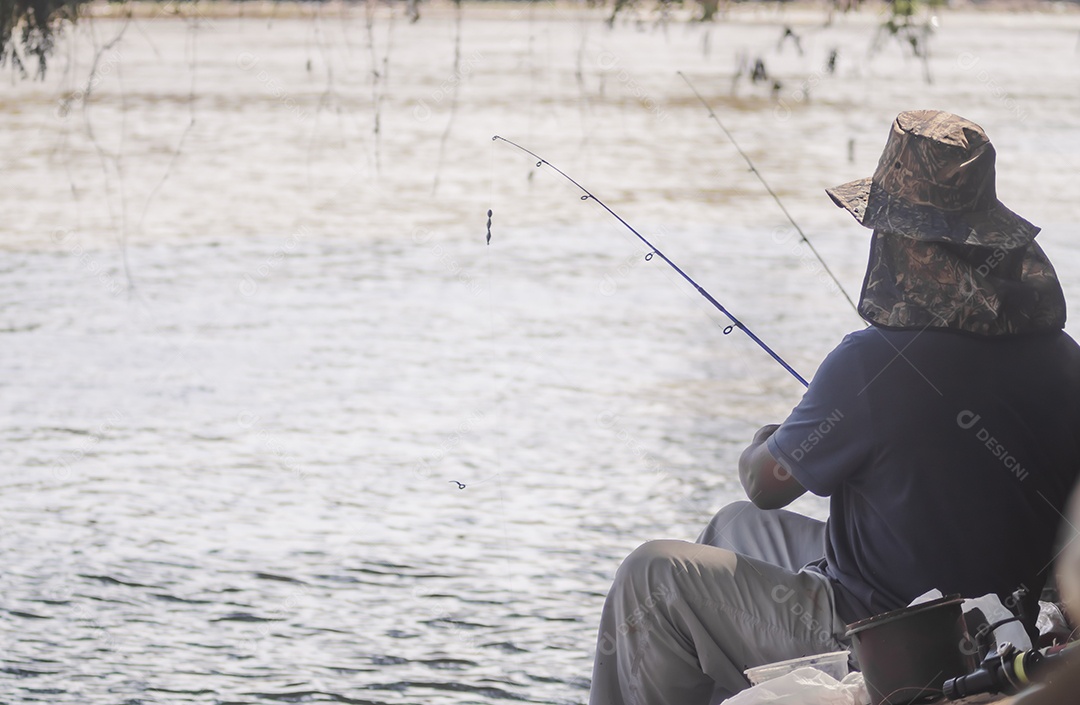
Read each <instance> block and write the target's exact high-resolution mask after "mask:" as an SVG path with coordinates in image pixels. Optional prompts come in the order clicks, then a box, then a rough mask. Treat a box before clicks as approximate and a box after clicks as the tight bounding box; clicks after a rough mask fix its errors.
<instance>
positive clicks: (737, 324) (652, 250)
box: [491, 135, 810, 387]
mask: <svg viewBox="0 0 1080 705" xmlns="http://www.w3.org/2000/svg"><path fill="white" fill-rule="evenodd" d="M491 139H492V141H495V140H502V141H503V142H506V143H507V144H509V145H511V146H512V147H517V148H518V149H520V150H521V151H522V152H525V153H526V154H529V155H531V156H533V157H535V158H536V159H537V162H536V166H537V167H540V166H543V165H544V164H547V165H548V166H549V167H551V168H552V169H553V170H555V171H556V172H557V173H558V174H559V175H560V176H562V177H563V178H564V179H566V180H567V181H569V182H570V183H572V184H573V185H574V186H577V187H578V188H579V189H580V190H581V192H582V193H584V194H585V195H584V196H582V197H581V200H583V201H588V200H589V199H592V200H594V201H596V203H597V204H599V205H600V207H601V208H603V209H604V210H606V211H607V212H608V213H610V214H611V215H612V216H614V218H615V219H616V220H618V221H619V222H620V223H622V224H623V225H624V226H625V227H626V229H627V230H629V231H630V232H632V233H634V235H637V237H638V239H639V240H641V241H642V242H644V243H645V244H646V245H647V246H648V248H649V253H648V254H646V255H645V260H646V261H648V260H651V259H652V258H653V256H654V255H655V256H657V257H659V258H660V259H662V260H664V261H665V262H667V264H668V265H669V266H670V267H671V268H672V269H674V270H675V271H676V272H677V273H678V274H679V275H680V276H681V277H682V278H683V279H685V280H686V281H688V282H690V284H691V285H692V286H693V287H694V288H695V289H697V291H698V293H699V294H701V295H702V296H704V297H705V300H706V301H708V302H709V303H711V304H712V305H713V306H715V307H716V309H717V310H718V311H720V313H722V314H724V315H725V316H727V317H728V319H729V320H730V321H731V325H728V326H725V327H724V335H728V334H729V333H731V331H732V330H734V329H735V328H738V329H739V330H741V331H742V332H744V333H746V335H747V336H748V337H749V338H750V340H752V341H754V342H755V343H757V344H758V346H759V347H760V348H761V349H762V350H764V351H765V352H767V353H769V355H770V356H771V357H772V358H773V359H774V360H776V362H778V363H779V364H780V366H781V367H783V368H784V369H785V370H787V371H788V372H790V373H791V375H792V376H793V377H794V378H795V379H797V380H799V381H800V382H801V383H802V385H803V386H804V387H808V386H810V385H809V383H808V382H807V381H806V380H805V379H803V378H802V376H801V375H800V374H799V373H798V372H796V371H795V369H794V368H793V367H792V366H791V365H789V364H788V363H787V362H785V361H784V359H783V358H782V357H780V356H779V355H777V354H776V352H775V351H774V350H773V349H772V348H770V347H769V346H768V345H766V344H765V341H763V340H762V339H761V338H759V337H757V335H755V334H754V332H753V331H751V330H750V329H749V328H747V327H746V325H745V324H744V323H743V322H742V321H740V320H739V319H738V318H736V317H735V315H734V314H732V313H731V312H730V311H728V310H727V309H726V308H724V306H723V304H721V303H720V302H719V301H717V300H716V299H715V298H713V296H712V294H710V293H709V292H707V291H705V289H704V288H703V287H702V286H701V285H700V284H698V283H697V282H696V281H694V280H693V279H692V278H691V277H690V275H689V274H687V273H686V272H684V271H683V270H682V269H681V268H680V267H679V265H677V264H675V263H674V262H672V261H671V260H670V259H669V258H668V256H667V255H665V254H664V253H663V252H661V251H660V250H659V249H657V248H656V246H655V245H653V244H652V243H651V242H649V241H648V240H647V239H646V238H645V236H644V235H642V234H641V233H639V232H638V231H637V230H635V229H634V228H633V226H631V225H630V224H629V223H627V222H626V221H625V220H623V219H622V217H621V216H620V215H619V214H618V213H616V212H615V211H613V210H611V208H609V207H608V205H607V204H606V203H604V202H603V201H601V200H600V199H599V198H597V197H596V196H594V195H593V194H592V192H591V191H589V190H588V189H587V188H585V187H584V186H582V185H581V184H579V183H578V182H577V181H575V180H574V179H573V178H572V177H570V175H568V174H567V173H566V172H565V171H563V170H562V169H560V168H559V167H557V166H555V165H554V164H552V163H551V162H549V161H548V160H546V159H544V158H543V157H541V156H540V155H539V154H537V153H536V152H532V151H530V150H528V149H525V148H524V147H522V146H521V145H520V144H518V143H517V142H512V141H511V140H508V139H506V138H505V137H500V136H499V135H495V136H494V137H492V138H491Z"/></svg>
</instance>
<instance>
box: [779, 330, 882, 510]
mask: <svg viewBox="0 0 1080 705" xmlns="http://www.w3.org/2000/svg"><path fill="white" fill-rule="evenodd" d="M859 348H860V345H859V339H858V338H856V337H855V336H848V337H846V338H845V339H844V340H843V342H841V343H840V345H838V346H837V347H836V349H835V350H833V351H832V352H831V353H829V355H828V356H827V357H826V358H825V360H824V361H823V362H822V363H821V366H820V367H819V368H818V371H817V373H816V374H815V375H814V378H813V380H812V381H811V382H810V386H809V388H808V389H807V390H806V393H805V394H804V395H803V398H802V400H801V401H800V402H799V404H798V405H797V406H796V407H795V408H794V409H793V410H792V412H791V414H790V415H789V416H788V417H787V419H786V420H785V421H784V423H783V424H781V425H780V428H778V429H777V430H776V432H775V433H774V434H773V435H772V436H770V437H769V439H768V441H767V447H768V449H769V452H770V453H772V455H773V457H774V458H776V460H777V462H779V463H780V464H781V465H783V466H784V468H785V469H787V471H788V472H790V473H791V474H792V475H793V476H794V477H795V479H796V480H798V481H799V484H801V485H802V486H803V487H805V488H806V489H808V490H810V491H811V492H813V493H814V494H816V495H819V496H821V497H826V496H829V495H831V494H833V492H835V491H836V490H837V489H838V488H839V487H840V485H841V484H842V483H843V482H844V481H845V480H847V479H849V478H850V477H852V475H854V474H855V473H856V472H858V471H859V470H860V469H862V468H864V467H866V466H867V465H868V464H869V463H870V460H871V458H872V457H873V456H872V450H873V438H874V434H873V426H872V419H871V414H870V412H871V409H870V408H869V405H868V404H867V395H866V394H864V392H865V390H866V387H867V384H868V382H870V381H871V380H867V379H866V374H865V365H864V364H863V362H862V359H861V356H860V355H859Z"/></svg>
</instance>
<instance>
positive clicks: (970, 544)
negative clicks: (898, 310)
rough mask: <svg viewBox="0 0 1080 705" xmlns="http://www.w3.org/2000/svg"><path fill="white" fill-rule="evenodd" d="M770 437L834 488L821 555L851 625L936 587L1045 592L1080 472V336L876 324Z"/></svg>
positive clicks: (832, 362) (777, 453) (782, 457)
mask: <svg viewBox="0 0 1080 705" xmlns="http://www.w3.org/2000/svg"><path fill="white" fill-rule="evenodd" d="M768 448H769V451H770V452H772V454H773V456H774V457H775V458H776V459H777V461H779V462H780V464H781V465H783V466H784V467H785V468H787V469H788V470H789V471H790V472H791V473H792V475H793V476H794V477H795V479H796V480H798V481H799V482H800V483H801V484H802V485H803V486H804V487H806V488H807V489H808V490H809V491H810V492H813V493H814V494H816V495H821V496H828V497H830V498H831V499H830V516H829V522H828V531H827V537H828V538H827V541H826V554H825V559H824V561H823V563H822V564H821V565H820V566H819V567H820V569H821V570H822V571H823V572H824V573H825V574H826V575H827V576H829V577H830V578H831V579H832V580H833V583H834V587H836V593H837V609H838V611H839V612H840V615H841V617H843V618H844V619H847V620H848V621H849V622H851V621H855V620H857V619H861V618H863V617H867V616H870V615H873V614H878V613H881V612H886V611H889V610H892V609H897V608H899V607H903V606H905V605H907V604H908V603H909V602H910V601H911V600H912V599H914V598H915V597H917V596H919V595H921V594H922V593H924V592H926V591H927V590H930V589H931V588H938V589H939V590H941V591H942V592H943V593H945V594H950V593H960V594H961V595H963V596H965V597H978V596H980V595H984V594H986V593H989V592H993V593H997V594H999V595H1002V596H1007V595H1009V594H1011V593H1012V592H1013V591H1014V590H1015V589H1017V588H1018V587H1019V586H1020V585H1021V584H1024V585H1026V586H1027V587H1029V588H1030V589H1037V588H1038V587H1039V586H1040V585H1041V581H1042V579H1044V578H1045V576H1046V571H1047V569H1048V568H1049V565H1050V563H1051V561H1052V559H1053V557H1054V550H1053V545H1054V541H1055V538H1056V535H1057V529H1058V526H1059V521H1060V519H1061V515H1060V512H1061V511H1063V509H1064V506H1065V502H1066V499H1067V497H1068V494H1069V492H1070V490H1071V489H1072V487H1073V483H1074V482H1075V481H1076V479H1077V476H1078V474H1080V347H1078V346H1077V344H1076V343H1075V342H1074V341H1073V340H1072V338H1070V337H1069V336H1068V335H1066V334H1065V333H1063V332H1058V333H1051V334H1046V335H1037V336H1024V337H1000V338H978V337H975V336H969V335H964V334H958V333H955V332H949V331H940V330H933V329H929V330H925V331H891V330H886V329H882V328H875V327H870V328H868V329H866V330H862V331H858V332H856V333H852V334H851V335H848V336H847V337H846V338H844V340H843V342H842V343H841V344H840V345H839V346H838V347H837V348H836V349H835V350H833V351H832V352H831V353H830V354H829V355H828V357H826V359H825V360H824V361H823V362H822V364H821V367H820V368H819V369H818V371H817V374H816V375H815V376H814V379H813V381H812V383H811V384H810V387H809V389H808V390H807V391H806V394H805V395H804V396H803V398H802V400H801V401H800V402H799V404H798V406H796V407H795V409H794V410H793V411H792V412H791V415H790V416H789V417H788V418H787V420H786V421H784V423H783V424H782V425H781V426H780V428H779V429H778V430H777V431H776V433H775V434H774V435H773V436H772V437H770V438H769V440H768ZM1040 573H1042V574H1041V575H1039V574H1040ZM1033 581H1037V582H1038V584H1037V585H1032V584H1031V583H1032V582H1033Z"/></svg>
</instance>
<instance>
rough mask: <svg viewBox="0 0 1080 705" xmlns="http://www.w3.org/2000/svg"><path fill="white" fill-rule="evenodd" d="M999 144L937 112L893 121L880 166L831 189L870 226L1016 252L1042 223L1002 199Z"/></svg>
mask: <svg viewBox="0 0 1080 705" xmlns="http://www.w3.org/2000/svg"><path fill="white" fill-rule="evenodd" d="M995 156H996V155H995V152H994V146H993V145H992V144H990V140H989V138H987V136H986V133H985V132H983V130H982V128H981V127H979V126H978V125H976V124H975V123H973V122H971V121H970V120H965V119H964V118H962V117H960V116H958V115H953V114H952V113H945V112H941V111H939V110H911V111H908V112H903V113H900V114H899V115H898V116H897V117H896V120H894V121H893V125H892V131H891V132H890V133H889V139H888V141H887V142H886V143H885V150H884V151H883V152H882V154H881V159H880V160H879V161H878V166H877V170H876V171H875V172H874V175H873V176H872V177H871V178H869V179H859V180H858V181H852V182H850V183H846V184H842V185H840V186H836V187H835V188H831V189H827V190H826V192H827V193H828V194H829V196H830V197H831V198H832V200H833V202H834V203H836V205H838V206H840V207H841V208H844V209H845V210H847V211H848V212H850V213H851V214H852V215H853V216H855V220H857V221H859V223H860V224H861V225H863V226H865V227H867V228H872V229H874V230H878V231H881V232H887V233H892V234H894V235H902V236H904V237H908V238H912V239H914V240H920V241H923V242H948V243H954V244H957V245H978V246H983V247H993V248H1000V249H1003V250H1012V249H1016V248H1020V247H1025V246H1027V245H1028V244H1030V243H1031V242H1032V240H1034V239H1035V236H1036V235H1037V234H1038V232H1039V228H1037V227H1035V226H1034V225H1032V224H1031V223H1029V222H1028V221H1026V220H1024V219H1023V218H1021V217H1020V216H1018V215H1017V214H1016V213H1013V212H1012V211H1011V210H1009V209H1008V208H1006V207H1005V206H1004V205H1002V203H1001V202H1000V201H998V200H997V191H996V187H995V184H994V181H995V172H994V161H995Z"/></svg>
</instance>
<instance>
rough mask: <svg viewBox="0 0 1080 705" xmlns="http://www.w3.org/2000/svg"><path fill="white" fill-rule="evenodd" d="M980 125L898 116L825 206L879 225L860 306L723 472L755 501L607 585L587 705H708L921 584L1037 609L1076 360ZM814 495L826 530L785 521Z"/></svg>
mask: <svg viewBox="0 0 1080 705" xmlns="http://www.w3.org/2000/svg"><path fill="white" fill-rule="evenodd" d="M994 164H995V152H994V148H993V146H992V145H991V144H990V141H989V139H988V138H987V137H986V134H985V133H984V132H983V130H982V128H980V127H979V126H978V125H976V124H975V123H972V122H970V121H968V120H965V119H963V118H961V117H958V116H956V115H952V114H949V113H944V112H938V111H911V112H905V113H901V114H900V115H899V116H898V117H897V118H896V120H895V121H894V122H893V124H892V129H891V131H890V134H889V137H888V140H887V143H886V145H885V149H884V152H883V154H882V156H881V159H880V161H879V163H878V166H877V169H876V171H875V172H874V175H873V177H872V178H868V179H862V180H859V181H855V182H852V183H848V184H844V185H842V186H838V187H836V188H833V189H829V190H828V194H829V196H830V197H831V198H832V200H833V201H834V202H835V203H836V204H837V205H838V206H840V207H842V208H845V209H846V210H848V211H849V212H850V213H851V214H852V215H853V216H854V217H855V219H856V220H857V221H858V222H859V224H861V225H863V226H864V227H867V228H870V229H872V230H873V235H872V237H871V241H870V258H869V265H868V267H867V272H866V277H865V280H864V282H863V288H862V293H861V297H860V301H859V306H858V310H859V313H860V315H861V316H862V317H863V318H864V319H865V320H866V321H867V322H868V323H869V324H870V326H869V327H868V328H866V329H865V330H860V331H857V332H855V333H851V334H850V335H848V336H847V337H845V338H844V340H843V341H842V342H841V343H840V345H839V346H837V347H836V349H834V350H833V351H832V352H831V353H830V354H829V355H828V356H827V357H826V358H825V360H824V361H823V362H822V364H821V366H820V367H819V369H818V371H817V373H816V374H815V375H814V377H813V380H812V381H811V383H810V385H809V388H808V389H807V391H806V393H805V395H804V396H803V397H802V399H801V400H800V401H799V403H798V405H797V406H796V407H795V408H794V410H793V411H792V412H791V414H790V415H789V416H788V417H787V419H786V420H784V422H783V423H781V424H779V425H768V426H765V427H763V428H761V429H760V430H759V431H758V432H757V433H756V434H755V436H754V438H753V440H752V442H751V443H750V445H749V446H748V447H747V448H746V450H745V451H744V452H743V454H742V456H741V458H740V459H739V476H740V478H741V480H742V484H743V487H744V488H745V490H746V493H747V496H748V498H749V499H750V502H741V503H736V504H734V505H730V506H727V507H725V508H723V509H721V510H720V512H719V513H717V515H716V516H715V517H714V518H713V520H712V521H711V522H710V523H709V525H708V527H707V528H706V529H705V531H704V532H703V533H702V535H701V536H700V537H699V538H698V541H697V543H688V542H682V541H651V542H648V543H646V544H644V545H642V546H641V547H639V548H638V549H636V550H635V551H634V552H633V553H631V554H630V555H629V556H628V557H627V558H626V560H625V561H624V562H623V564H622V566H621V567H620V568H619V570H618V573H617V575H616V577H615V582H614V584H613V585H612V588H611V590H610V592H609V594H608V597H607V601H606V603H605V605H604V611H603V615H602V617H601V623H600V630H599V639H598V643H597V652H596V661H595V665H594V670H593V684H592V692H591V697H590V703H591V705H624V704H626V705H631V704H632V705H712V704H714V703H719V702H721V701H723V700H724V699H726V698H728V697H730V696H731V695H733V694H734V693H736V692H738V691H740V690H742V689H744V688H746V687H747V686H748V685H749V683H748V682H747V680H746V678H745V677H744V675H743V671H744V670H745V669H747V668H750V667H753V666H759V665H762V664H766V663H771V662H775V661H781V660H785V659H790V658H796V657H800V656H807V655H810V654H815V653H825V652H830V651H837V650H841V649H845V648H848V646H849V642H848V641H847V639H846V638H845V632H846V625H847V624H849V623H851V622H855V621H857V620H860V619H863V618H866V617H869V616H872V615H875V614H879V613H882V612H886V611H889V610H893V609H898V608H901V607H904V606H906V605H907V604H908V603H909V602H910V601H911V600H912V599H914V598H915V597H917V596H919V595H921V594H923V593H925V592H927V591H928V590H931V589H934V588H936V589H939V590H941V591H942V592H943V593H945V594H950V593H959V594H961V595H963V596H964V597H978V596H981V595H984V594H987V593H996V594H997V595H999V596H1000V597H1001V598H1002V599H1003V600H1005V599H1007V598H1008V597H1009V596H1010V595H1011V594H1012V593H1013V592H1014V591H1016V590H1017V589H1021V588H1022V589H1026V590H1027V591H1028V592H1029V593H1030V594H1032V595H1035V596H1037V595H1038V594H1039V591H1040V590H1041V588H1042V586H1043V584H1044V582H1045V580H1046V577H1047V575H1048V573H1049V570H1050V568H1051V565H1050V564H1051V563H1052V561H1053V558H1054V552H1053V548H1052V547H1053V545H1054V540H1055V536H1056V532H1057V528H1058V522H1059V517H1060V512H1061V510H1062V508H1063V505H1064V503H1065V498H1066V497H1067V496H1068V494H1069V491H1070V489H1071V488H1072V487H1073V485H1074V484H1075V482H1076V480H1077V477H1078V473H1080V434H1078V433H1077V431H1078V430H1080V348H1078V346H1077V345H1076V343H1075V342H1074V341H1073V340H1072V339H1071V338H1070V337H1069V336H1068V335H1066V334H1065V333H1064V331H1063V328H1064V325H1065V300H1064V296H1063V294H1062V290H1061V286H1060V284H1059V283H1058V279H1057V276H1056V274H1055V272H1054V269H1053V267H1052V266H1051V264H1050V262H1049V260H1048V259H1047V257H1046V255H1045V254H1044V253H1043V251H1042V249H1041V248H1040V247H1039V245H1038V244H1036V243H1035V242H1034V238H1035V236H1036V234H1037V233H1038V231H1039V229H1038V228H1036V227H1035V226H1033V225H1032V224H1031V223H1029V222H1028V221H1026V220H1024V219H1023V218H1021V217H1020V216H1018V215H1016V214H1015V213H1013V212H1012V211H1010V210H1009V209H1008V208H1006V207H1005V206H1004V205H1002V204H1001V202H1000V201H998V200H997V196H996V191H995V166H994ZM806 491H810V492H813V493H814V494H817V495H820V496H828V497H830V516H829V520H828V522H827V523H822V522H818V521H815V520H813V519H810V518H808V517H804V516H801V515H798V514H795V513H793V512H790V511H787V510H783V509H781V507H784V506H786V505H788V504H789V503H790V502H792V501H793V500H794V499H796V498H797V497H799V496H800V495H802V494H803V493H804V492H806Z"/></svg>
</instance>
